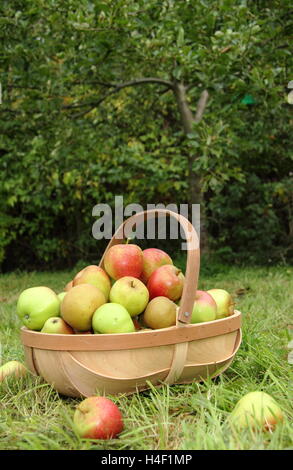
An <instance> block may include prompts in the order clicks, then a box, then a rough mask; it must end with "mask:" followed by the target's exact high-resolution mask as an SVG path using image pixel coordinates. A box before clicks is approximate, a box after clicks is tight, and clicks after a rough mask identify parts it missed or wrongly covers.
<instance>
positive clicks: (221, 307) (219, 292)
mask: <svg viewBox="0 0 293 470" xmlns="http://www.w3.org/2000/svg"><path fill="white" fill-rule="evenodd" d="M207 293H208V294H210V295H211V296H212V297H213V299H214V301H215V302H216V304H217V319H218V318H225V317H229V316H230V315H233V313H234V302H233V299H232V296H231V295H230V294H229V292H227V291H226V290H224V289H210V290H208V291H207Z"/></svg>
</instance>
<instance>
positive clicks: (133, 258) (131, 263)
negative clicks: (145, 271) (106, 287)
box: [104, 243, 143, 281]
mask: <svg viewBox="0 0 293 470" xmlns="http://www.w3.org/2000/svg"><path fill="white" fill-rule="evenodd" d="M104 267H105V270H106V272H107V273H108V275H109V276H110V277H112V278H113V279H115V280H116V281H117V279H120V278H121V277H124V276H133V277H136V278H140V276H141V273H142V268H143V257H142V250H141V248H140V247H139V246H137V245H133V244H131V243H130V244H125V245H123V244H118V245H114V246H112V247H111V248H110V249H109V250H108V251H107V253H106V255H105V259H104Z"/></svg>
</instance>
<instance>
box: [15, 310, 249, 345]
mask: <svg viewBox="0 0 293 470" xmlns="http://www.w3.org/2000/svg"><path fill="white" fill-rule="evenodd" d="M241 319H242V314H241V312H240V311H238V310H234V313H233V314H232V315H230V316H229V317H225V318H220V319H217V320H213V321H210V322H203V323H194V324H182V325H178V326H171V327H169V328H161V329H157V330H146V331H136V332H133V333H115V334H91V335H85V334H74V335H64V334H48V333H41V332H40V331H34V330H29V329H27V328H26V327H24V326H23V327H21V341H22V343H23V345H24V346H28V347H32V348H37V349H47V350H54V351H113V350H125V349H140V348H148V347H155V346H167V345H172V344H173V345H174V344H178V343H185V342H190V341H194V340H199V339H204V338H210V337H212V336H220V335H223V334H227V333H230V332H232V331H235V330H238V329H240V328H241ZM134 333H139V334H134Z"/></svg>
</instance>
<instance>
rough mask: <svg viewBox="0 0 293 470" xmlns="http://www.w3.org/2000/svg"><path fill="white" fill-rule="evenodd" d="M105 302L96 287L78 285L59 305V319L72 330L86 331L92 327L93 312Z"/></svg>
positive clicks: (101, 293)
mask: <svg viewBox="0 0 293 470" xmlns="http://www.w3.org/2000/svg"><path fill="white" fill-rule="evenodd" d="M105 302H106V298H105V296H104V294H103V292H101V291H100V290H99V289H98V288H97V287H95V286H93V285H91V284H80V285H78V286H74V287H72V288H71V289H70V290H69V291H68V292H67V294H66V296H65V297H64V299H63V301H62V303H61V317H62V318H63V320H64V321H65V322H66V323H68V325H70V326H71V327H72V328H75V329H76V330H79V331H88V330H90V329H91V327H92V317H93V314H94V312H95V310H96V309H97V308H98V307H100V306H101V305H103V304H104V303H105Z"/></svg>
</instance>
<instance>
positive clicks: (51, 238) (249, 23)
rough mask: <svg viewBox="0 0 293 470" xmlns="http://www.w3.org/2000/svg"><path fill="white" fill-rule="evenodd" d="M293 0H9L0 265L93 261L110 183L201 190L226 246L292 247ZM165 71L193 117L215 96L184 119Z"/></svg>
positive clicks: (217, 238)
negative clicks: (100, 206) (98, 212)
mask: <svg viewBox="0 0 293 470" xmlns="http://www.w3.org/2000/svg"><path fill="white" fill-rule="evenodd" d="M290 3H291V2H289V1H287V0H275V1H274V0H272V1H270V2H264V1H252V0H251V1H249V0H247V1H244V0H238V1H231V0H219V1H209V0H189V1H188V0H186V1H178V0H177V1H175V0H163V1H161V2H158V1H155V0H139V1H133V0H116V1H111V2H108V1H98V0H92V1H90V0H79V1H77V0H68V1H67V2H63V1H62V0H46V1H44V0H38V1H36V0H31V1H30V2H25V1H24V0H3V1H2V2H1V5H0V37H1V76H2V78H1V82H2V104H1V105H0V112H1V115H0V125H1V129H2V132H1V136H0V171H1V173H0V211H1V219H0V265H1V264H2V269H5V270H6V269H12V268H15V267H17V266H19V267H22V268H23V267H25V268H27V269H28V268H31V267H35V266H41V267H43V268H44V267H45V266H50V267H53V266H54V267H62V266H65V265H73V264H74V263H75V262H76V261H77V260H78V259H84V260H88V261H95V262H96V261H97V259H98V257H99V255H100V254H101V251H102V250H103V248H104V246H105V244H104V243H102V242H100V243H99V244H98V243H97V241H96V240H94V239H93V237H92V235H91V229H92V225H93V223H94V220H95V219H94V218H93V216H92V208H93V206H94V205H95V204H97V203H109V204H111V205H113V203H114V196H115V195H123V196H124V203H125V204H127V203H129V202H137V203H140V204H142V205H143V206H144V207H145V206H146V204H147V203H164V204H168V203H171V202H172V203H177V204H180V203H186V202H199V201H200V202H202V204H204V207H205V213H206V217H207V224H208V225H207V227H208V233H209V247H210V249H211V250H212V251H214V252H216V253H218V254H219V255H220V256H221V257H222V258H225V259H228V260H233V262H238V261H241V260H245V261H248V260H251V261H253V262H256V261H258V262H267V261H276V260H277V261H282V262H285V261H288V260H290V259H292V254H293V246H292V234H293V224H292V211H293V206H292V204H293V183H292V152H291V153H290V148H289V146H290V132H291V133H292V130H291V129H292V118H291V121H290V111H291V112H292V107H291V109H290V105H289V104H288V102H287V94H288V89H287V84H288V82H289V80H290V78H292V77H290V76H289V70H290V66H291V65H292V56H291V51H290V45H289V43H290V31H291V29H292V20H291V17H292V9H291V11H290ZM290 13H291V16H290ZM142 78H155V79H156V80H157V81H156V80H154V81H150V82H149V83H145V82H143V83H140V82H139V81H140V80H141V79H142ZM128 82H130V83H128ZM170 83H171V84H172V86H173V85H174V84H182V86H184V89H185V91H186V95H187V98H186V104H187V106H188V108H189V110H190V111H191V112H192V113H193V114H194V113H195V112H196V109H197V102H198V100H199V98H200V96H201V93H202V91H203V90H207V91H208V93H209V99H208V102H207V106H206V108H205V111H204V114H203V117H202V119H201V121H200V122H199V123H195V122H194V123H193V124H192V131H191V132H186V129H184V126H183V121H182V115H181V114H180V109H179V108H178V102H176V98H175V94H174V88H172V87H170V86H169V84H170ZM126 85H127V86H126ZM290 171H291V172H290ZM198 185H200V188H199V192H196V190H195V189H196V188H198ZM190 194H192V195H194V197H193V196H192V197H193V199H192V201H191V198H190ZM97 247H99V248H97Z"/></svg>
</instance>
